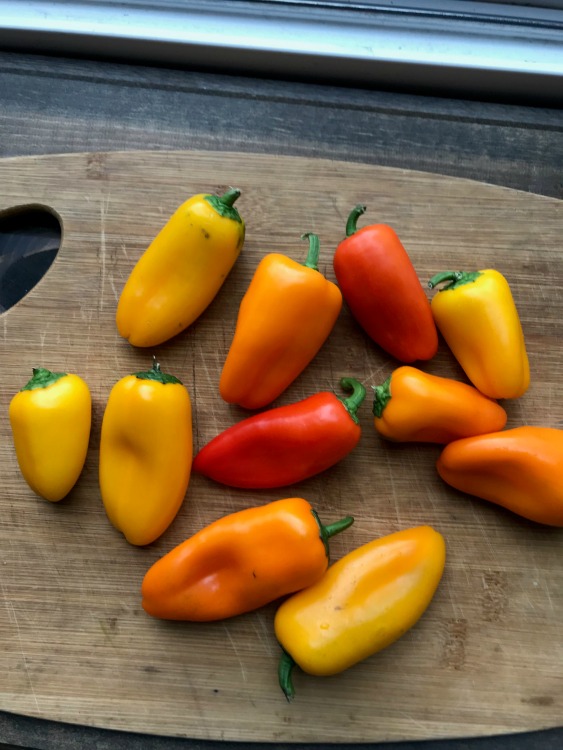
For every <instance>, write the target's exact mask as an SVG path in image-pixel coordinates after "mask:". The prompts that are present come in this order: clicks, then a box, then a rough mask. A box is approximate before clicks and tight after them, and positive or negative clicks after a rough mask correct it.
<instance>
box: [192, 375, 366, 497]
mask: <svg viewBox="0 0 563 750" xmlns="http://www.w3.org/2000/svg"><path fill="white" fill-rule="evenodd" d="M341 385H342V387H343V388H344V389H346V390H352V395H351V396H349V397H348V398H346V399H341V398H339V397H337V396H336V395H335V394H334V393H329V392H321V393H316V394H315V395H314V396H310V397H309V398H306V399H304V400H303V401H299V402H297V403H295V404H290V405H288V406H279V407H277V408H276V409H270V410H268V411H264V412H261V413H260V414H255V415H253V416H252V417H248V419H243V420H242V422H238V423H237V424H235V425H233V426H232V427H229V428H228V429H227V430H225V431H224V432H222V433H220V434H219V435H217V436H216V437H215V438H213V440H211V442H209V443H208V444H207V445H206V446H204V447H203V448H202V449H201V450H200V451H199V453H198V454H197V455H196V457H195V459H194V464H193V469H194V471H196V472H199V473H200V474H203V475H204V476H206V477H210V478H211V479H213V480H215V481H216V482H221V483H222V484H225V485H228V486H229V487H240V488H246V489H266V488H272V487H285V486H287V485H289V484H294V483H295V482H300V481H302V480H304V479H308V478H309V477H312V476H314V475H315V474H320V472H322V471H325V469H328V468H329V467H330V466H334V464H336V463H338V462H339V461H341V460H342V459H343V458H344V457H345V456H347V455H348V454H349V453H350V452H351V451H352V450H353V449H354V448H355V447H356V445H357V444H358V441H359V440H360V436H361V427H360V424H359V420H358V417H357V416H356V412H357V409H358V407H359V406H360V404H361V403H362V401H363V400H364V398H365V394H366V390H365V388H364V387H363V385H361V383H359V382H358V381H357V380H354V379H353V378H343V379H342V381H341Z"/></svg>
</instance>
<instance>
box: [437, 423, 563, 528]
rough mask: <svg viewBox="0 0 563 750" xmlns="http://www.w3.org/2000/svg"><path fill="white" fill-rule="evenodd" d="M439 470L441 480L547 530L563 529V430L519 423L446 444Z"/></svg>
mask: <svg viewBox="0 0 563 750" xmlns="http://www.w3.org/2000/svg"><path fill="white" fill-rule="evenodd" d="M437 469H438V473H439V475H440V476H441V477H442V479H443V480H444V481H445V482H447V483H448V484H449V485H451V486H452V487H455V488H456V489H458V490H461V491H462V492H465V493H467V494H469V495H474V496H475V497H479V498H481V499H483V500H488V501H490V502H492V503H495V504H497V505H501V506H502V507H504V508H507V509H508V510H510V511H512V512H513V513H516V514H518V515H519V516H523V517H524V518H527V519H529V520H530V521H535V522H537V523H542V524H547V525H549V526H563V485H562V482H561V477H563V430H557V429H555V428H553V427H536V426H532V425H523V426H522V427H514V428H513V429H510V430H504V431H503V432H493V433H490V434H488V435H479V436H478V437H471V438H464V439H462V440H456V441H454V442H453V443H450V444H449V445H447V446H446V447H445V448H444V450H443V451H442V453H441V455H440V457H439V459H438V461H437Z"/></svg>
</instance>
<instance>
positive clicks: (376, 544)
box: [274, 526, 446, 700]
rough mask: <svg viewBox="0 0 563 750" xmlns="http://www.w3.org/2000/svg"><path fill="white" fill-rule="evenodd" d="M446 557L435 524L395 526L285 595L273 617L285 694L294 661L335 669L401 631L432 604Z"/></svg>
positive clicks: (313, 669) (327, 671)
mask: <svg viewBox="0 0 563 750" xmlns="http://www.w3.org/2000/svg"><path fill="white" fill-rule="evenodd" d="M445 559H446V548H445V543H444V539H443V537H442V536H441V534H439V533H438V532H437V531H434V529H432V528H430V527H429V526H419V527H416V528H412V529H407V530H404V531H399V532H396V533H395V534H391V535H389V536H386V537H383V538H381V539H376V540H375V541H372V542H369V543H368V544H365V545H363V546H362V547H358V548H357V549H355V550H354V551H353V552H350V553H349V554H347V555H345V557H343V558H341V559H340V560H338V562H336V563H334V564H333V565H332V566H331V567H330V568H329V569H328V570H327V572H326V573H325V574H324V576H323V577H322V578H321V579H320V580H319V581H318V582H317V583H316V584H314V585H313V586H311V587H309V588H307V589H304V590H303V591H300V592H299V593H297V594H295V595H294V596H292V597H290V598H289V599H287V600H286V601H285V602H284V603H283V604H282V605H281V607H280V608H279V609H278V611H277V613H276V616H275V621H274V627H275V632H276V637H277V639H278V641H279V643H280V644H281V646H282V648H283V654H282V657H281V660H280V665H279V672H278V674H279V681H280V687H281V688H282V690H283V692H284V694H285V696H286V698H287V699H288V700H291V699H292V698H293V696H294V688H293V681H292V675H291V672H292V669H293V667H294V665H295V664H297V665H298V666H299V667H300V668H301V669H302V670H303V671H304V672H307V673H308V674H311V675H317V676H327V675H333V674H338V673H339V672H343V671H344V670H345V669H348V668H349V667H351V666H353V665H354V664H357V663H358V662H360V661H362V660H363V659H366V658H367V657H369V656H371V655H372V654H375V653H377V652H378V651H381V650H382V649H384V648H386V647H387V646H389V645H391V644H392V643H394V642H395V641H396V640H397V639H398V638H400V637H401V636H402V635H404V633H406V632H407V630H409V629H410V628H411V627H412V626H413V625H414V624H415V623H416V622H417V621H418V620H419V618H420V617H421V616H422V614H423V612H424V611H425V610H426V609H427V607H428V605H429V604H430V602H431V600H432V597H433V596H434V593H435V591H436V589H437V587H438V583H439V582H440V579H441V577H442V573H443V571H444V565H445Z"/></svg>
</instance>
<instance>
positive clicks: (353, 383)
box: [338, 378, 366, 424]
mask: <svg viewBox="0 0 563 750" xmlns="http://www.w3.org/2000/svg"><path fill="white" fill-rule="evenodd" d="M340 385H341V386H342V388H343V389H344V390H345V391H350V390H351V391H352V394H351V395H350V396H348V398H340V397H338V400H339V401H341V402H342V403H343V404H344V407H345V408H346V410H347V411H348V413H349V414H350V416H351V417H352V419H353V420H354V422H355V423H356V424H359V423H360V420H359V419H358V416H357V411H358V409H359V407H360V406H361V404H362V402H363V400H364V398H365V397H366V389H365V388H364V386H363V385H362V384H361V383H360V382H359V381H358V380H355V379H354V378H342V380H341V381H340Z"/></svg>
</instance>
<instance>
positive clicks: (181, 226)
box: [116, 188, 245, 347]
mask: <svg viewBox="0 0 563 750" xmlns="http://www.w3.org/2000/svg"><path fill="white" fill-rule="evenodd" d="M239 195H240V190H237V189H235V188H231V189H229V190H228V191H227V192H226V193H225V194H224V195H223V196H221V197H219V196H217V195H206V194H203V193H202V194H198V195H194V196H193V197H192V198H190V199H189V200H187V201H186V202H185V203H183V204H182V205H181V206H180V207H179V208H178V209H177V211H176V212H175V213H174V214H173V216H172V217H171V218H170V219H169V221H168V222H167V224H166V225H165V226H164V227H163V228H162V229H161V231H160V232H159V233H158V235H157V236H156V237H155V239H154V240H153V241H152V243H151V244H150V245H149V247H148V248H147V250H145V252H144V253H143V255H142V256H141V257H140V259H139V260H138V261H137V263H136V265H135V267H134V268H133V270H132V272H131V275H130V276H129V279H128V280H127V283H126V284H125V287H124V288H123V291H122V293H121V296H120V299H119V303H118V305H117V313H116V324H117V329H118V331H119V333H120V334H121V336H123V338H125V339H127V340H128V341H129V343H130V344H132V345H133V346H139V347H150V346H156V345H158V344H162V343H163V342H164V341H167V340H168V339H170V338H172V337H173V336H175V335H176V334H178V333H180V332H181V331H183V330H184V329H185V328H187V327H188V326H189V325H191V324H192V323H193V322H194V321H195V320H196V319H197V318H198V317H199V316H200V315H201V313H202V312H203V311H204V310H205V309H206V308H207V307H208V306H209V304H210V303H211V302H212V300H213V299H214V297H215V295H216V294H217V292H218V291H219V289H220V288H221V286H222V284H223V282H224V281H225V279H226V278H227V275H228V274H229V272H230V271H231V269H232V267H233V265H234V264H235V261H236V259H237V258H238V256H239V254H240V251H241V249H242V246H243V243H244V231H245V226H244V222H243V221H242V219H241V217H240V215H239V213H238V211H237V210H236V208H235V207H234V206H233V203H234V202H235V200H236V199H237V198H238V197H239Z"/></svg>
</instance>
